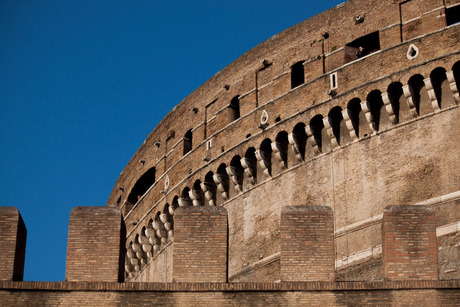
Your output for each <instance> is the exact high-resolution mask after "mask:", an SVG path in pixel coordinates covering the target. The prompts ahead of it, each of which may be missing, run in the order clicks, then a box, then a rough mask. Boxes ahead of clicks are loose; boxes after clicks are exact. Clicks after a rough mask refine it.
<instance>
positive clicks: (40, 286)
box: [0, 280, 460, 292]
mask: <svg viewBox="0 0 460 307" xmlns="http://www.w3.org/2000/svg"><path fill="white" fill-rule="evenodd" d="M412 289H460V280H407V281H381V282H378V281H376V282H364V281H356V282H349V281H348V282H343V281H307V282H296V281H292V282H277V283H275V282H272V283H257V282H247V283H245V282H243V283H184V282H173V283H151V282H149V283H138V282H125V283H117V282H64V281H61V282H49V281H0V291H5V290H6V291H93V292H106V291H113V292H150V291H156V292H235V291H244V292H248V291H253V292H272V291H279V292H287V291H300V292H308V291H342V290H347V291H351V290H356V291H360V290H412Z"/></svg>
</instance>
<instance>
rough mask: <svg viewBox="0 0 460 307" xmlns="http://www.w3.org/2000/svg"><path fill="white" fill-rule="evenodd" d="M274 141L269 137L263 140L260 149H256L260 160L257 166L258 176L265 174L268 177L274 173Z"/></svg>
mask: <svg viewBox="0 0 460 307" xmlns="http://www.w3.org/2000/svg"><path fill="white" fill-rule="evenodd" d="M271 145H272V141H271V140H270V139H269V138H267V139H264V140H263V141H262V143H261V144H260V147H259V149H258V150H256V152H255V154H256V158H257V161H258V162H259V167H258V168H257V178H261V177H262V176H265V177H266V178H269V177H271V175H272V146H271Z"/></svg>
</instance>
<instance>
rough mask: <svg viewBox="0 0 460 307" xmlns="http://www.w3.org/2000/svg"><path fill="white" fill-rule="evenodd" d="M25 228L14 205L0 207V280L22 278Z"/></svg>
mask: <svg viewBox="0 0 460 307" xmlns="http://www.w3.org/2000/svg"><path fill="white" fill-rule="evenodd" d="M26 237H27V229H26V226H25V225H24V222H23V220H22V217H21V214H19V211H18V209H17V208H14V207H0V280H22V277H23V274H24V260H25V255H26Z"/></svg>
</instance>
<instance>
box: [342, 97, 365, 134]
mask: <svg viewBox="0 0 460 307" xmlns="http://www.w3.org/2000/svg"><path fill="white" fill-rule="evenodd" d="M346 113H347V115H348V118H347V120H349V122H348V123H347V128H348V131H349V132H350V136H351V137H352V139H358V138H361V137H367V136H368V135H369V134H370V132H371V131H370V129H369V124H368V122H367V119H366V115H365V114H364V112H363V110H362V102H361V100H360V99H359V98H353V99H352V100H350V101H349V102H348V105H347V112H346ZM344 118H345V116H344Z"/></svg>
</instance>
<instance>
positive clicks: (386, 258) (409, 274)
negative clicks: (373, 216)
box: [382, 206, 438, 280]
mask: <svg viewBox="0 0 460 307" xmlns="http://www.w3.org/2000/svg"><path fill="white" fill-rule="evenodd" d="M382 237H383V250H382V256H383V275H384V278H386V279H387V280H403V279H421V280H429V279H430V280H436V279H438V254H437V242H436V218H435V213H434V210H433V209H432V208H430V207H429V206H388V207H386V208H385V212H384V215H383V223H382Z"/></svg>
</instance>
